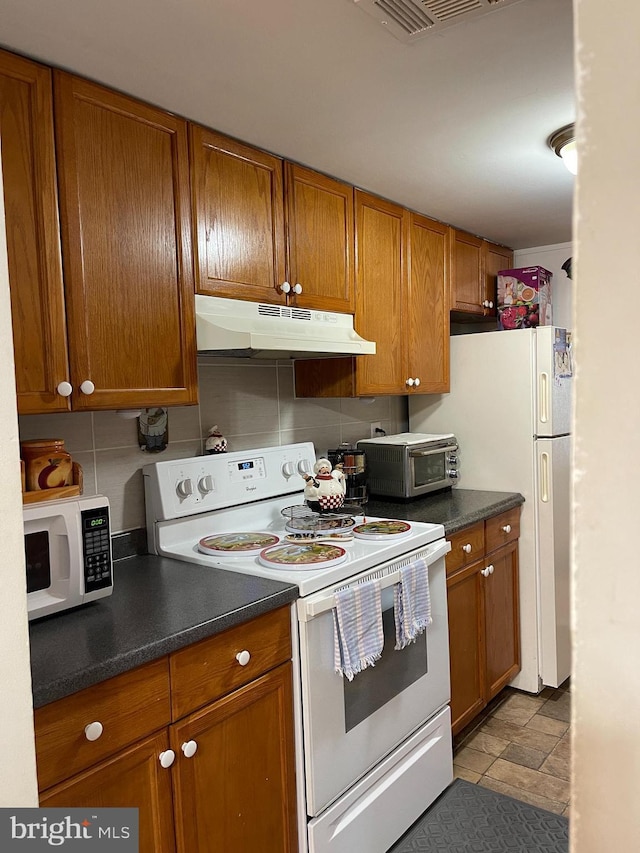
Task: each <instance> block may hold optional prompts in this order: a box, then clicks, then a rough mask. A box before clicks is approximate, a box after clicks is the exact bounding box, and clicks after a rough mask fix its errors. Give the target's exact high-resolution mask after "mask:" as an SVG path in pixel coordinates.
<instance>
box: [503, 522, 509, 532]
mask: <svg viewBox="0 0 640 853" xmlns="http://www.w3.org/2000/svg"><path fill="white" fill-rule="evenodd" d="M502 529H503V530H504V532H505V533H511V525H510V524H505V525H504V527H503V528H502Z"/></svg>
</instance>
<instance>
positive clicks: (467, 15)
mask: <svg viewBox="0 0 640 853" xmlns="http://www.w3.org/2000/svg"><path fill="white" fill-rule="evenodd" d="M353 2H354V3H357V4H358V6H359V7H360V8H361V9H362V10H363V11H364V12H368V13H369V14H370V15H373V17H374V18H376V20H378V21H379V22H380V23H381V24H382V25H383V26H384V28H385V29H387V30H388V31H389V32H390V33H391V34H392V35H394V36H395V37H396V38H397V39H399V40H400V41H403V42H405V43H407V44H409V43H411V42H414V41H418V39H422V38H424V37H425V36H428V35H430V34H431V33H434V32H439V31H440V30H443V29H444V28H445V27H451V26H453V25H454V24H458V23H461V22H462V21H469V20H471V18H478V17H480V15H486V14H488V13H489V12H494V11H496V10H497V9H502V8H504V7H505V6H511V5H512V4H513V3H520V2H521V0H353Z"/></svg>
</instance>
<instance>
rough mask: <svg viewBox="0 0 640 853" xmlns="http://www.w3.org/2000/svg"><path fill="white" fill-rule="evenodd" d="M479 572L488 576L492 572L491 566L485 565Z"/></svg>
mask: <svg viewBox="0 0 640 853" xmlns="http://www.w3.org/2000/svg"><path fill="white" fill-rule="evenodd" d="M480 574H481V575H484V577H485V578H488V577H489V575H492V574H493V566H487V567H486V568H485V569H482V571H481V572H480Z"/></svg>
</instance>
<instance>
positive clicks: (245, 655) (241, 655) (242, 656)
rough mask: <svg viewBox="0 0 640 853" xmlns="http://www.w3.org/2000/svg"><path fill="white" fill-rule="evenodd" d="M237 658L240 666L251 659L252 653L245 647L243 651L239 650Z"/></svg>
mask: <svg viewBox="0 0 640 853" xmlns="http://www.w3.org/2000/svg"><path fill="white" fill-rule="evenodd" d="M236 660H237V661H238V663H239V664H240V666H246V665H247V664H248V663H249V661H250V660H251V654H250V652H248V651H247V650H246V649H243V651H241V652H238V654H237V655H236Z"/></svg>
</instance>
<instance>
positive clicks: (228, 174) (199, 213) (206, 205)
mask: <svg viewBox="0 0 640 853" xmlns="http://www.w3.org/2000/svg"><path fill="white" fill-rule="evenodd" d="M190 142H191V169H192V173H191V174H192V197H193V218H194V228H195V233H196V241H195V256H196V264H195V266H196V291H197V292H198V293H204V294H209V295H213V296H226V297H229V298H232V299H248V300H251V301H254V302H271V303H273V302H276V303H277V302H284V295H283V294H282V292H281V291H280V289H279V288H280V285H281V284H282V283H283V282H284V280H285V251H284V202H283V182H282V160H280V158H278V157H274V156H273V155H271V154H267V153H266V152H264V151H259V150H257V149H255V148H251V147H249V146H248V145H243V144H242V143H241V142H237V141H236V140H234V139H229V138H228V137H226V136H222V135H221V134H219V133H214V132H213V131H211V130H207V129H206V128H203V127H199V126H197V125H190Z"/></svg>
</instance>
